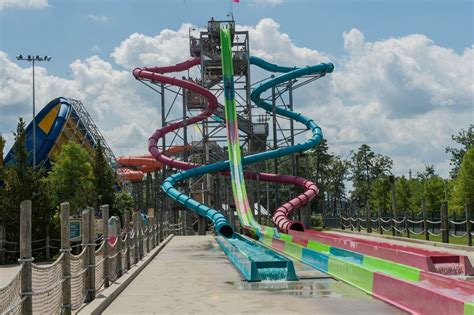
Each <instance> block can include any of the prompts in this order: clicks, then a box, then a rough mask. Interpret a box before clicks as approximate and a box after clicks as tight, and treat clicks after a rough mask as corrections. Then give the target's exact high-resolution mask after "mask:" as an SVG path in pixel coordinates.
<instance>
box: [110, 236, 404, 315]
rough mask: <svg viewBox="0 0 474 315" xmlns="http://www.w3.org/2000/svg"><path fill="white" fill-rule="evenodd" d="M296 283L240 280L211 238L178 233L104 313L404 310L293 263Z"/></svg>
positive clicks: (397, 312)
mask: <svg viewBox="0 0 474 315" xmlns="http://www.w3.org/2000/svg"><path fill="white" fill-rule="evenodd" d="M296 268H297V273H300V274H301V276H303V277H304V278H305V279H303V280H300V281H297V282H286V281H282V282H267V283H264V282H260V283H248V282H246V281H242V280H241V279H240V276H239V274H238V272H237V271H236V270H235V269H234V267H233V266H232V264H231V263H230V262H229V260H228V259H227V258H226V256H225V254H224V253H223V252H222V251H221V250H220V248H219V246H218V245H217V243H216V242H215V241H214V238H213V237H212V236H178V237H175V238H173V239H172V240H171V242H170V243H169V244H168V245H167V246H166V247H165V248H164V249H163V251H162V252H161V253H160V254H159V255H158V256H156V257H155V259H154V260H153V261H152V262H151V263H150V264H149V265H148V266H147V267H146V268H145V269H144V270H143V272H142V273H141V274H140V275H138V277H137V278H136V279H135V280H134V281H133V282H132V283H131V284H130V286H129V287H127V288H126V289H125V290H124V291H123V292H122V294H121V295H119V296H118V298H117V299H116V300H115V301H114V302H113V303H112V304H111V305H110V306H109V307H108V308H107V309H106V310H105V312H104V314H242V313H245V314H332V315H334V314H351V315H354V314H403V312H402V311H400V310H398V309H396V308H394V307H392V306H390V305H388V304H386V303H384V302H382V301H380V300H377V299H375V298H372V297H371V296H369V295H367V294H365V293H363V292H362V291H360V290H358V289H355V288H353V287H351V286H349V285H347V284H345V283H343V282H339V281H336V280H334V279H332V278H327V275H324V274H322V273H320V272H318V271H311V268H308V267H307V266H305V265H302V264H297V265H296Z"/></svg>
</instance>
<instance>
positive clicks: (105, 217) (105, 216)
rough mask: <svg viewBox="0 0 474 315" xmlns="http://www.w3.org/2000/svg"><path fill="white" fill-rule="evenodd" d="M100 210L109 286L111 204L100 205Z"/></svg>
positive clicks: (107, 283)
mask: <svg viewBox="0 0 474 315" xmlns="http://www.w3.org/2000/svg"><path fill="white" fill-rule="evenodd" d="M100 211H101V212H102V236H103V242H104V250H103V252H102V257H103V259H104V287H105V288H108V287H109V286H110V279H109V272H110V271H109V270H110V261H109V205H102V206H100Z"/></svg>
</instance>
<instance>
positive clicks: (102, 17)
mask: <svg viewBox="0 0 474 315" xmlns="http://www.w3.org/2000/svg"><path fill="white" fill-rule="evenodd" d="M87 18H88V19H90V20H92V21H94V22H99V23H108V22H109V21H110V18H109V17H107V16H105V15H95V14H88V15H87Z"/></svg>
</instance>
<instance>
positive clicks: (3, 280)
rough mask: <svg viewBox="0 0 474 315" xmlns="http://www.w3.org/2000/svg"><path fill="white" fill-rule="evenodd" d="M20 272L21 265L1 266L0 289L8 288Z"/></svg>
mask: <svg viewBox="0 0 474 315" xmlns="http://www.w3.org/2000/svg"><path fill="white" fill-rule="evenodd" d="M18 271H20V265H18V264H17V265H4V266H0V288H2V287H4V286H6V285H7V284H8V283H10V281H11V280H12V279H13V278H14V277H15V276H16V274H17V273H18Z"/></svg>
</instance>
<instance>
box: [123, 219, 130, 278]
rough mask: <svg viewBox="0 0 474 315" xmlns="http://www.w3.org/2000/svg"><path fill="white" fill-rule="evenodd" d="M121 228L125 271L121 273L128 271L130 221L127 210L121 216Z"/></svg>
mask: <svg viewBox="0 0 474 315" xmlns="http://www.w3.org/2000/svg"><path fill="white" fill-rule="evenodd" d="M123 219H124V220H123V221H124V222H123V228H124V230H125V235H126V238H125V244H124V245H125V251H126V252H125V262H126V263H125V270H124V271H123V272H126V271H127V270H130V221H129V213H128V211H127V210H125V214H124V216H123Z"/></svg>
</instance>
